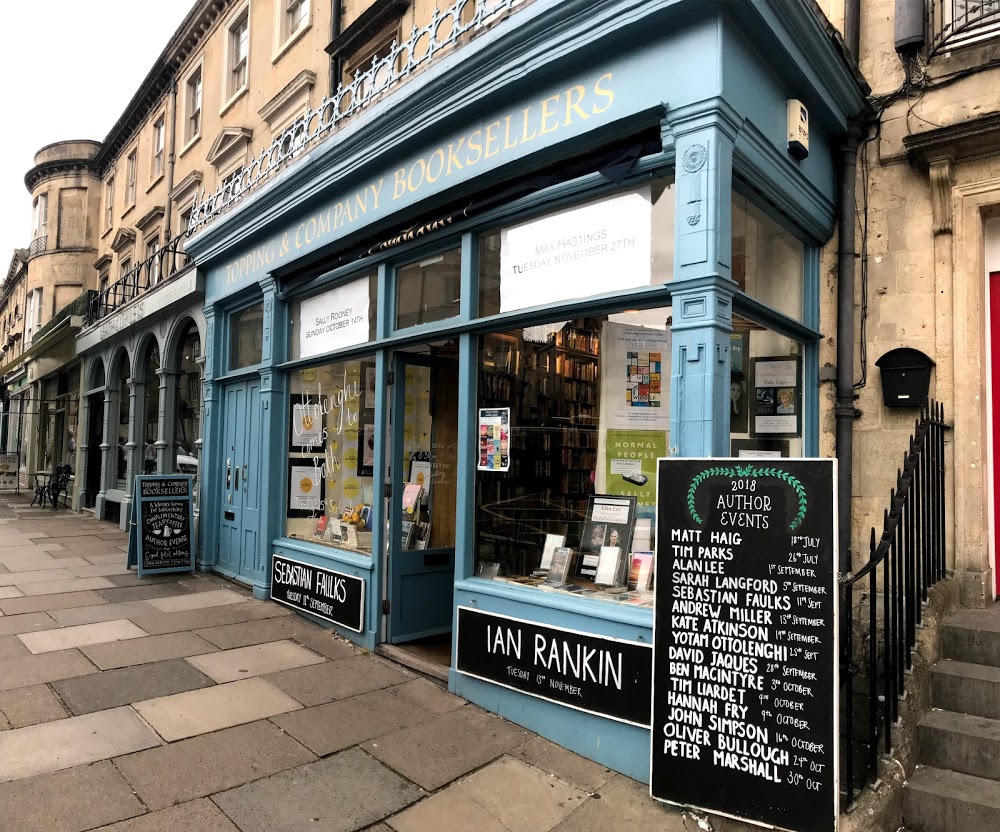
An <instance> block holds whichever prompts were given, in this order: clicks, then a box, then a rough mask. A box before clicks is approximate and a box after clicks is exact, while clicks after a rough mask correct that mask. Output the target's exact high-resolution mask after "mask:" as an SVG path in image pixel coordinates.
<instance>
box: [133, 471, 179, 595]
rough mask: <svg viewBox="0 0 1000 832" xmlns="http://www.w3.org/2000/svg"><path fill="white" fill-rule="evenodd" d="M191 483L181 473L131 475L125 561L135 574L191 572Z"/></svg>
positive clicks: (140, 575)
mask: <svg viewBox="0 0 1000 832" xmlns="http://www.w3.org/2000/svg"><path fill="white" fill-rule="evenodd" d="M193 490H194V489H193V483H192V479H191V477H189V476H184V475H181V474H170V475H163V476H160V475H149V476H146V475H143V476H137V477H135V491H134V493H133V496H132V507H131V509H130V511H129V535H128V565H129V566H138V567H139V577H140V578H141V577H142V576H143V575H147V574H149V575H153V574H160V573H164V572H194V506H193V499H192V497H193Z"/></svg>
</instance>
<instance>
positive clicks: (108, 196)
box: [104, 176, 115, 230]
mask: <svg viewBox="0 0 1000 832" xmlns="http://www.w3.org/2000/svg"><path fill="white" fill-rule="evenodd" d="M114 224H115V178H114V177H113V176H110V177H108V181H107V182H105V183H104V228H105V230H107V229H109V228H111V227H112V226H113V225H114Z"/></svg>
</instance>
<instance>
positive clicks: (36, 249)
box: [28, 234, 49, 257]
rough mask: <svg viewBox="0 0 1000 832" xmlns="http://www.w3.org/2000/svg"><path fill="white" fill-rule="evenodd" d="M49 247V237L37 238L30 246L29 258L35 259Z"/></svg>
mask: <svg viewBox="0 0 1000 832" xmlns="http://www.w3.org/2000/svg"><path fill="white" fill-rule="evenodd" d="M48 247H49V237H48V235H47V234H46V235H44V236H42V237H35V239H34V240H32V241H31V243H30V245H29V246H28V257H34V256H35V255H36V254H41V253H42V252H43V251H45V250H46V249H48Z"/></svg>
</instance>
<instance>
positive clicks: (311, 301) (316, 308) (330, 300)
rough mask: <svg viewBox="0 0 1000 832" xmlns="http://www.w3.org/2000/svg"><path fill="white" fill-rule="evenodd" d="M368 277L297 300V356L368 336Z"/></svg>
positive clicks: (315, 352)
mask: <svg viewBox="0 0 1000 832" xmlns="http://www.w3.org/2000/svg"><path fill="white" fill-rule="evenodd" d="M368 281H369V278H367V277H362V278H359V279H358V280H352V281H351V282H350V283H345V284H344V285H342V286H337V287H336V288H334V289H330V290H329V291H328V292H323V294H321V295H316V297H313V298H308V299H306V300H304V301H302V303H301V304H300V312H299V316H300V319H301V320H300V321H299V357H300V358H309V357H310V356H313V355H323V354H324V353H328V352H330V351H331V350H337V349H343V348H344V347H350V346H354V345H355V344H364V343H365V342H366V341H367V340H368V330H369V327H368V303H369V287H368Z"/></svg>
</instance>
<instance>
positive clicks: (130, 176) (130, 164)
mask: <svg viewBox="0 0 1000 832" xmlns="http://www.w3.org/2000/svg"><path fill="white" fill-rule="evenodd" d="M138 164H139V150H138V148H137V149H135V150H133V151H132V152H131V153H129V155H128V158H127V159H126V160H125V207H126V208H131V207H132V206H133V205H135V178H136V168H137V167H138Z"/></svg>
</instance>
